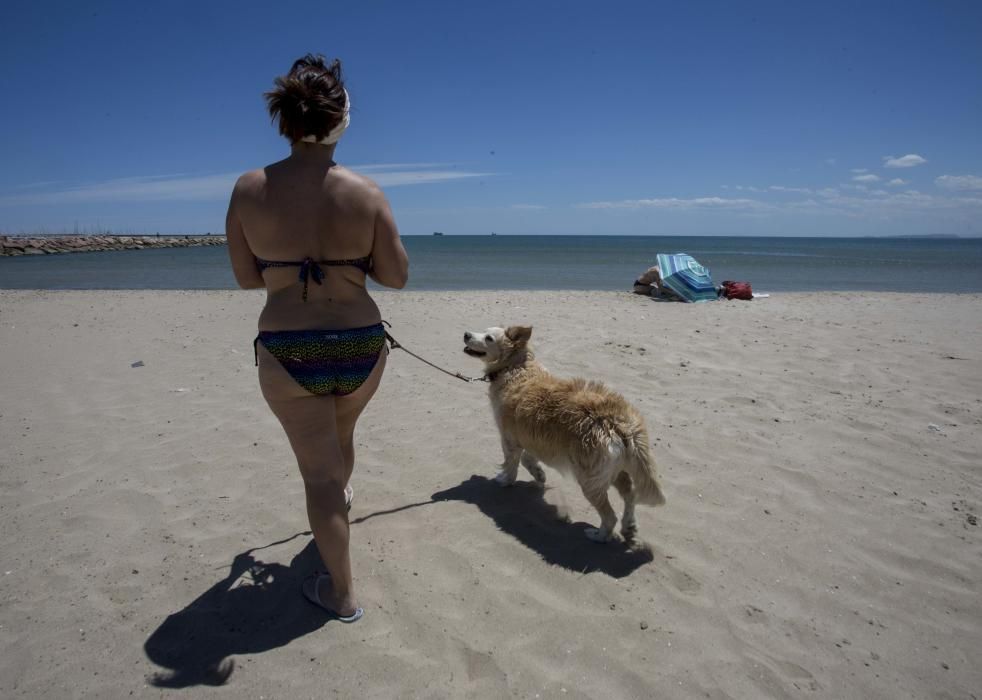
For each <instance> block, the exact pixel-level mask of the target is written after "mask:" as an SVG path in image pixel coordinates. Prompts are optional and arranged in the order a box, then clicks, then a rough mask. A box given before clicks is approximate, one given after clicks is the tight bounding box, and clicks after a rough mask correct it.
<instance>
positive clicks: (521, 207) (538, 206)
mask: <svg viewBox="0 0 982 700" xmlns="http://www.w3.org/2000/svg"><path fill="white" fill-rule="evenodd" d="M509 209H519V210H529V211H531V210H538V209H545V207H544V206H542V205H541V204H512V205H511V207H509Z"/></svg>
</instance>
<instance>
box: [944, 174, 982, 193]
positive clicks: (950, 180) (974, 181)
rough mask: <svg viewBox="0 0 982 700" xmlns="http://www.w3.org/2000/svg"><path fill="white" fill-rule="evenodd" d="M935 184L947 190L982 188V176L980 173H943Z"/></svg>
mask: <svg viewBox="0 0 982 700" xmlns="http://www.w3.org/2000/svg"><path fill="white" fill-rule="evenodd" d="M934 184H936V185H937V186H938V187H944V188H945V189H946V190H982V177H979V176H978V175H942V176H940V177H937V178H935V179H934Z"/></svg>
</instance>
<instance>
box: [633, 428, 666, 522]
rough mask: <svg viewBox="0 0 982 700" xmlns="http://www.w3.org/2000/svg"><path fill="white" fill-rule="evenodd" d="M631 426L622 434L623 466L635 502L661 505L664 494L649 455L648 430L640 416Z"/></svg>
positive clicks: (663, 501) (652, 459)
mask: <svg viewBox="0 0 982 700" xmlns="http://www.w3.org/2000/svg"><path fill="white" fill-rule="evenodd" d="M631 427H632V430H630V431H629V432H628V433H627V434H626V435H624V436H623V438H624V445H625V447H626V448H627V460H625V461H626V464H625V466H626V467H627V472H628V473H629V474H630V475H631V480H632V481H633V482H634V489H635V492H636V494H637V495H636V498H637V502H638V503H642V504H645V505H649V506H660V505H663V504H664V503H665V494H663V493H662V490H661V484H659V483H658V475H657V474H655V460H654V458H653V457H652V456H651V447H650V446H649V444H648V431H647V430H646V429H645V427H644V424H643V423H642V422H641V420H640V417H639V420H638V421H637V423H636V424H635V425H633V426H631Z"/></svg>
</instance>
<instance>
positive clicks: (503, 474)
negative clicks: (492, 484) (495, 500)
mask: <svg viewBox="0 0 982 700" xmlns="http://www.w3.org/2000/svg"><path fill="white" fill-rule="evenodd" d="M517 478H518V475H517V474H512V473H511V472H507V471H500V472H498V474H497V476H495V477H494V480H495V481H497V482H498V486H511V485H512V484H514V483H515V479H517Z"/></svg>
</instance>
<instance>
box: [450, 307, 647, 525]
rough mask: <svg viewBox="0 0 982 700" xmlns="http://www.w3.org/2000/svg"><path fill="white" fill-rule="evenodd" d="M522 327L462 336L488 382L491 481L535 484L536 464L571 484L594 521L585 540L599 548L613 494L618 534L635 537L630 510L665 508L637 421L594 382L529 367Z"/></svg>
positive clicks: (612, 519) (526, 332) (539, 473)
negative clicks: (528, 478)
mask: <svg viewBox="0 0 982 700" xmlns="http://www.w3.org/2000/svg"><path fill="white" fill-rule="evenodd" d="M531 335H532V329H531V328H530V327H528V326H511V327H510V328H507V329H504V328H488V329H487V330H484V331H476V332H475V331H468V332H467V333H464V352H466V353H467V354H468V355H471V356H472V357H479V358H480V359H481V360H482V361H483V362H484V364H485V374H486V376H487V377H488V379H489V380H490V385H491V386H490V390H489V393H490V396H491V406H492V408H493V409H494V417H495V421H496V422H497V424H498V430H499V432H500V433H501V448H502V450H503V451H504V454H505V461H504V464H503V465H502V467H503V468H502V470H501V473H500V474H498V476H497V477H496V478H497V481H498V483H500V484H501V485H502V486H508V485H511V484H513V483H514V482H515V479H516V478H517V477H518V465H519V463H521V464H522V465H523V466H525V468H526V469H528V470H529V472H530V473H531V474H532V476H533V477H534V478H535V480H536V481H538V482H539V483H543V484H544V483H545V480H546V476H545V472H544V471H543V470H542V467H541V466H540V465H539V460H541V461H542V462H544V463H545V464H547V465H549V466H550V467H553V468H554V469H557V470H559V471H562V472H566V473H571V474H573V475H574V476H575V477H576V480H577V482H578V483H579V485H580V488H581V489H582V490H583V495H584V496H586V498H587V500H588V501H590V504H591V505H593V507H594V508H596V509H597V512H598V513H599V514H600V527H599V528H589V529H588V530H587V532H586V535H587V537H589V538H590V539H592V540H596V541H599V542H607V541H609V540H610V539H611V538H612V537H613V532H614V526H615V525H616V524H617V516H616V515H615V514H614V509H613V508H612V507H611V505H610V501H609V500H608V498H607V491H608V490H609V489H610V487H611V486H614V487H615V488H616V489H617V490H618V492H620V494H621V497H622V498H623V499H624V514H623V516H622V518H621V534H622V535H623V536H624V538H625V539H626V540H632V539H634V537H635V536H636V535H637V527H638V526H637V520H636V518H635V515H634V506H635V504H636V503H640V504H644V505H652V506H656V505H661V504H662V503H664V502H665V497H664V496H663V495H662V491H661V487H660V486H659V484H658V478H657V476H656V475H655V464H654V460H653V459H652V457H651V452H650V449H649V446H648V431H647V429H646V428H645V425H644V419H643V418H642V417H641V414H640V413H638V411H637V409H635V408H634V407H633V406H632V405H631V404H629V403H628V402H627V400H626V399H625V398H624V397H623V396H621V395H620V394H617V393H615V392H613V391H611V390H610V389H608V388H607V387H605V386H604V385H603V384H601V383H600V382H594V381H587V380H585V379H559V378H558V377H555V376H553V375H552V374H550V373H549V371H548V370H546V368H545V367H543V366H542V365H541V364H539V363H538V362H536V360H535V357H534V355H533V354H532V350H531V348H530V347H529V345H528V341H529V338H530V337H531Z"/></svg>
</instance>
